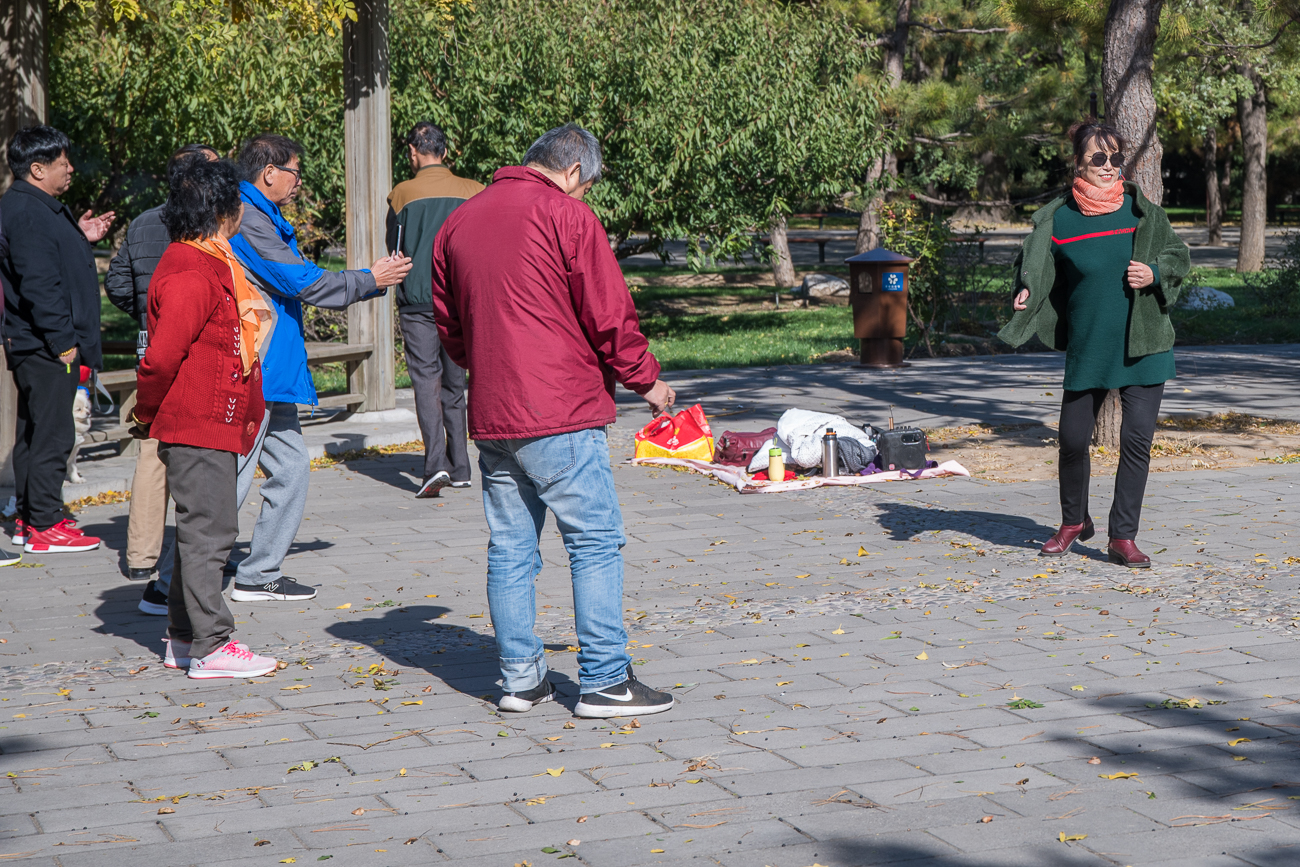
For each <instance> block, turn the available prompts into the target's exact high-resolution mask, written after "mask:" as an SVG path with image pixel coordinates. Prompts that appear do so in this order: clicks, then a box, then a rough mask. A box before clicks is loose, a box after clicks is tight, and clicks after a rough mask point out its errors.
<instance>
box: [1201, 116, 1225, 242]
mask: <svg viewBox="0 0 1300 867" xmlns="http://www.w3.org/2000/svg"><path fill="white" fill-rule="evenodd" d="M1218 136H1219V133H1218V130H1217V129H1216V128H1215V127H1214V126H1210V127H1207V128H1206V130H1205V228H1206V241H1205V243H1206V244H1208V245H1209V246H1211V247H1222V246H1223V200H1222V199H1220V197H1219V147H1218Z"/></svg>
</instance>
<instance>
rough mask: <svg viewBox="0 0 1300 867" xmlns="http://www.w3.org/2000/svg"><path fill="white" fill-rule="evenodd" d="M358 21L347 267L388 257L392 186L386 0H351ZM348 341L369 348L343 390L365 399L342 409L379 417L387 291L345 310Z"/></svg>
mask: <svg viewBox="0 0 1300 867" xmlns="http://www.w3.org/2000/svg"><path fill="white" fill-rule="evenodd" d="M356 10H357V18H356V20H355V21H345V22H344V23H343V94H344V102H343V149H344V155H343V169H344V179H345V181H346V184H345V187H344V188H345V189H346V191H347V208H346V211H345V212H344V213H345V215H346V216H345V219H346V221H347V223H346V226H347V242H348V248H347V264H348V267H349V268H369V267H370V263H372V262H374V261H375V260H376V259H378V258H380V257H381V256H383V255H385V254H386V253H387V252H388V251H387V249H386V244H385V241H384V214H385V213H386V212H387V210H388V201H387V196H388V193H389V191H390V190H391V189H392V184H393V157H392V154H393V150H392V147H391V136H392V119H391V118H392V114H391V112H392V107H391V104H390V102H389V91H388V88H389V82H388V0H357V4H356ZM348 343H368V344H370V345H371V346H372V347H373V348H372V350H371V353H370V356H369V357H368V358H366V359H365V360H364V361H361V362H359V363H358V362H349V363H348V392H349V393H350V394H360V395H364V398H363V399H362V400H361V401H360V402H359V403H349V404H348V407H349V409H353V410H356V409H360V410H361V411H362V412H382V411H385V410H390V409H394V408H395V407H396V406H397V395H396V391H395V385H396V383H395V381H394V379H395V376H394V369H393V368H394V359H393V295H392V293H391V292H389V293H385V294H384V295H380V296H379V297H377V298H371V299H370V300H369V301H360V302H358V303H356V304H353V305H352V306H351V307H349V308H348Z"/></svg>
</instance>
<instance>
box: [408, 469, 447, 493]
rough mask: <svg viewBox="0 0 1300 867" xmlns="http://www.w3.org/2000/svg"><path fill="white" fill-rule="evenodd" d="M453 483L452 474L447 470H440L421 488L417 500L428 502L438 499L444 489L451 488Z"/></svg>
mask: <svg viewBox="0 0 1300 867" xmlns="http://www.w3.org/2000/svg"><path fill="white" fill-rule="evenodd" d="M451 483H452V482H451V473H448V472H447V471H446V470H439V471H438V472H436V473H434V474H433V475H432V476H429V478H428V479H426V480H425V482H424V484H423V485H421V486H420V490H419V491H417V492H416V494H415V498H416V499H417V500H427V499H429V498H430V497H436V496H438V495H439V494H440V493H441V491H442V489H443V488H446V487H449V486H450V485H451Z"/></svg>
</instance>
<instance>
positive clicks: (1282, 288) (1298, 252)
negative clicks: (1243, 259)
mask: <svg viewBox="0 0 1300 867" xmlns="http://www.w3.org/2000/svg"><path fill="white" fill-rule="evenodd" d="M1268 264H1269V266H1270V267H1269V268H1267V269H1265V270H1263V271H1259V272H1256V273H1253V274H1243V275H1242V279H1243V280H1245V282H1246V286H1247V287H1249V288H1250V289H1253V290H1254V291H1255V294H1256V296H1257V297H1258V298H1259V303H1260V306H1261V307H1262V308H1263V312H1264V313H1266V314H1268V315H1271V316H1294V315H1295V314H1297V313H1300V232H1296V231H1294V230H1293V231H1290V232H1287V234H1286V246H1285V247H1283V249H1282V254H1281V255H1280V256H1278V257H1277V258H1276V259H1274V260H1273V261H1271V262H1269V263H1268Z"/></svg>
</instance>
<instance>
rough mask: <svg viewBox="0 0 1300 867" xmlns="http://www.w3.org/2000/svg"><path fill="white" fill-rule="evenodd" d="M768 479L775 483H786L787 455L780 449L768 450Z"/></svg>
mask: <svg viewBox="0 0 1300 867" xmlns="http://www.w3.org/2000/svg"><path fill="white" fill-rule="evenodd" d="M767 477H768V478H769V479H771V480H772V481H774V482H784V481H785V455H784V454H782V452H781V450H780V449H779V448H776V447H773V448H770V449H768V450H767Z"/></svg>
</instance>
